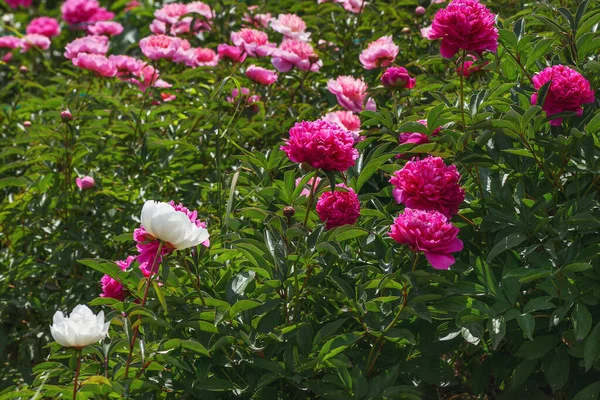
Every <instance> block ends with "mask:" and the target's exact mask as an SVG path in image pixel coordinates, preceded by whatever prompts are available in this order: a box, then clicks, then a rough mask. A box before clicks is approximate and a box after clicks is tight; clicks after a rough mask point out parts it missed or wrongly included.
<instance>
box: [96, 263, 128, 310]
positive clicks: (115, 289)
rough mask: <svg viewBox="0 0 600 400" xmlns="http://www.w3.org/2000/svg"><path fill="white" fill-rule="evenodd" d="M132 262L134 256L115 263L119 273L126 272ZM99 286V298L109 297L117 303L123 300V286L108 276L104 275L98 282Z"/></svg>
mask: <svg viewBox="0 0 600 400" xmlns="http://www.w3.org/2000/svg"><path fill="white" fill-rule="evenodd" d="M133 260H135V257H134V256H128V257H127V259H125V260H121V261H116V262H115V263H116V264H117V265H118V266H119V268H121V271H126V270H127V268H129V266H130V265H131V263H132V262H133ZM100 284H101V285H102V293H100V297H110V298H112V299H116V300H119V301H123V300H125V290H123V285H122V284H121V283H120V282H119V281H117V280H116V279H114V278H112V277H111V276H110V275H104V276H103V277H102V279H101V280H100Z"/></svg>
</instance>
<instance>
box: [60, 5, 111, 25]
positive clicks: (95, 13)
mask: <svg viewBox="0 0 600 400" xmlns="http://www.w3.org/2000/svg"><path fill="white" fill-rule="evenodd" d="M60 11H61V12H62V18H63V20H65V22H66V23H67V24H69V25H70V26H72V27H78V26H80V25H83V26H85V25H87V24H93V23H94V22H98V21H108V20H111V19H113V18H114V17H115V14H113V13H112V12H110V11H108V10H107V9H106V8H104V7H100V4H99V3H98V2H97V1H96V0H66V1H65V2H64V3H63V4H62V5H61V6H60Z"/></svg>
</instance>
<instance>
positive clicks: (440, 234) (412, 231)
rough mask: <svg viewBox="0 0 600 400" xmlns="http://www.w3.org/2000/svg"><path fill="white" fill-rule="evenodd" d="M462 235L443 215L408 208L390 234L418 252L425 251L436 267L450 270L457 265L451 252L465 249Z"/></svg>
mask: <svg viewBox="0 0 600 400" xmlns="http://www.w3.org/2000/svg"><path fill="white" fill-rule="evenodd" d="M458 232H459V229H458V228H457V227H455V226H454V225H452V224H451V223H450V222H448V218H446V216H445V215H444V214H442V213H440V212H437V211H425V210H413V209H410V208H406V209H404V212H403V213H402V214H400V215H398V217H397V218H396V220H395V221H394V223H393V224H392V226H391V231H390V232H389V235H390V237H391V238H392V239H394V240H395V241H396V242H398V243H400V244H407V245H408V246H409V247H410V249H411V250H412V251H414V252H418V251H422V252H423V253H424V254H425V258H427V261H429V263H430V264H431V266H432V267H433V268H435V269H448V268H450V266H451V265H452V264H454V262H455V260H454V257H453V256H452V255H451V254H450V253H455V252H457V251H461V250H462V249H463V242H462V241H461V240H460V239H459V238H458V237H457V236H458Z"/></svg>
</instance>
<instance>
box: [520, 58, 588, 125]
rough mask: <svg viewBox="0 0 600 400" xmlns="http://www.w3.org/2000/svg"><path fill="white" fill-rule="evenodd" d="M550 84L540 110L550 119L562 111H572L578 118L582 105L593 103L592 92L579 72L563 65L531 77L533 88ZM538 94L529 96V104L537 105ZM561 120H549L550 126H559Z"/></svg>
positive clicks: (581, 111) (581, 112)
mask: <svg viewBox="0 0 600 400" xmlns="http://www.w3.org/2000/svg"><path fill="white" fill-rule="evenodd" d="M547 82H551V83H550V86H549V87H548V91H547V93H546V98H545V100H544V104H542V105H541V107H542V110H544V111H545V112H546V116H547V117H550V116H552V115H554V114H558V113H561V112H564V111H572V112H574V113H576V114H577V115H578V116H581V115H582V114H583V108H582V107H581V105H582V104H585V103H593V102H594V99H595V97H594V91H593V90H592V88H591V87H590V82H589V81H588V80H587V79H585V78H584V77H583V76H582V75H581V74H580V73H579V72H577V71H575V70H574V69H571V68H569V67H566V66H564V65H554V66H552V67H548V68H545V69H544V70H543V71H542V72H540V73H538V74H536V75H535V76H534V77H533V86H534V87H535V88H536V89H539V88H541V87H542V86H543V85H544V84H545V83H547ZM537 100H538V93H534V94H533V95H532V96H531V104H537ZM562 120H563V119H562V118H554V119H552V120H550V125H552V126H560V125H561V124H562Z"/></svg>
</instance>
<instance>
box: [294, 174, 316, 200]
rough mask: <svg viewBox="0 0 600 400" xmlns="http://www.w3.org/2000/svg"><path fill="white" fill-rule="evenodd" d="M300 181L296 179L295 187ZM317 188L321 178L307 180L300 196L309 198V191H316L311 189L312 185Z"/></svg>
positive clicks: (300, 179)
mask: <svg viewBox="0 0 600 400" xmlns="http://www.w3.org/2000/svg"><path fill="white" fill-rule="evenodd" d="M301 181H302V178H298V179H296V187H298V185H299V184H300V182H301ZM315 182H316V185H317V186H319V183H320V182H321V178H319V177H314V178H311V179H309V180H308V182H306V187H305V188H304V189H302V192H300V196H305V197H308V196H310V191H311V190H317V189H316V188H313V185H314V184H315Z"/></svg>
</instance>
